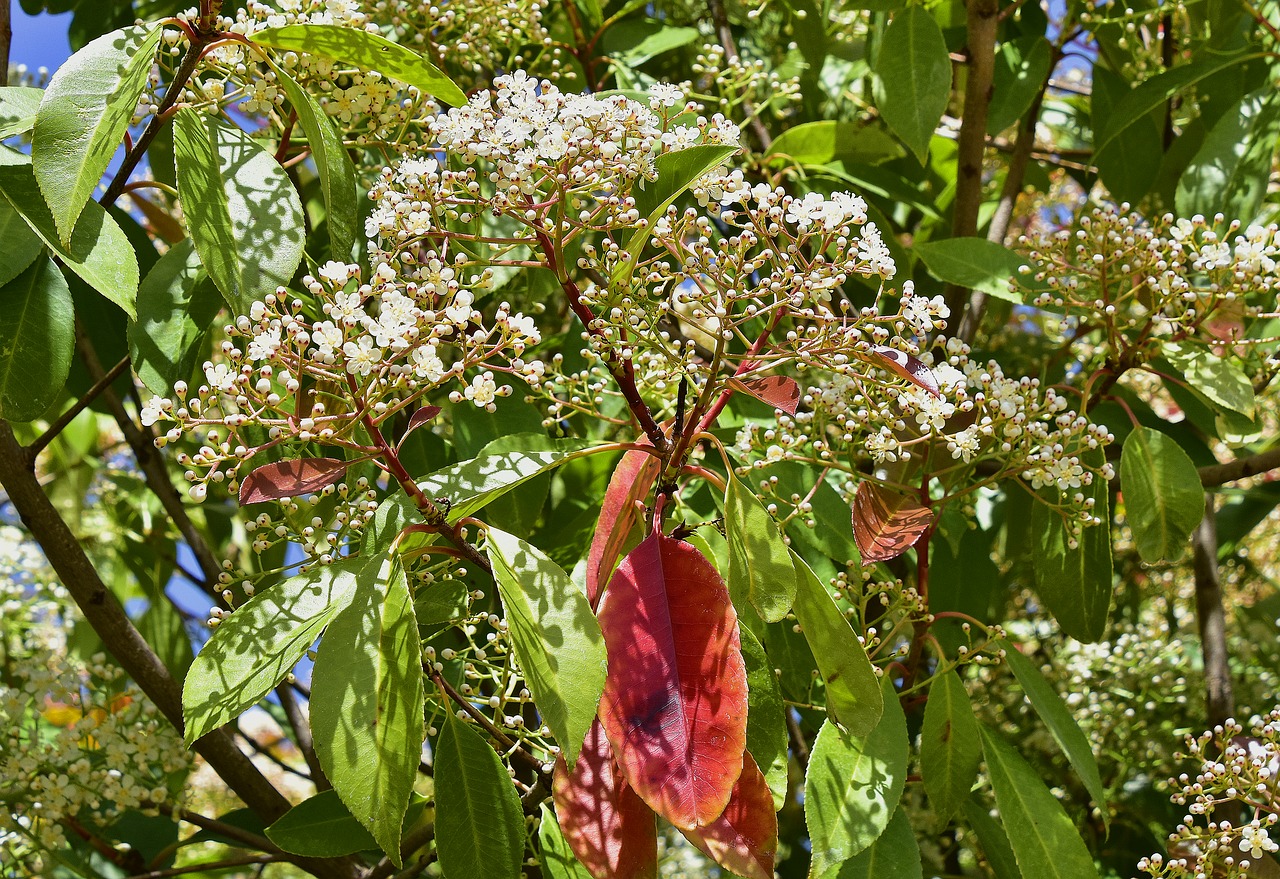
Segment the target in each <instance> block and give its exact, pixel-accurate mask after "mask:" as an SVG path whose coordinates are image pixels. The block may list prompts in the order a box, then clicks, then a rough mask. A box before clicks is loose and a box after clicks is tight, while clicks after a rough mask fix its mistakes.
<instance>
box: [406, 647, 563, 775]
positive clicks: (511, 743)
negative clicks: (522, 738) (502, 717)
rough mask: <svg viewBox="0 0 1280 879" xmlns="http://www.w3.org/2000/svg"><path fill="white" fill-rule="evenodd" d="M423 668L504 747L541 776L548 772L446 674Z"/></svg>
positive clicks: (426, 667) (444, 691)
mask: <svg viewBox="0 0 1280 879" xmlns="http://www.w3.org/2000/svg"><path fill="white" fill-rule="evenodd" d="M423 670H424V671H425V672H426V673H427V676H428V677H429V678H431V682H432V683H434V684H435V685H436V686H437V687H439V688H440V690H441V691H442V692H443V693H444V694H445V695H446V696H448V697H449V698H450V699H451V700H453V702H455V703H456V704H457V705H458V707H459V708H461V709H462V710H463V711H465V712H467V716H469V717H470V718H471V719H472V720H474V721H475V722H476V723H477V724H478V725H479V726H480V728H481V729H483V730H484V731H485V732H487V733H488V734H489V735H490V736H492V737H493V738H494V739H496V740H497V741H498V743H499V744H500V745H502V747H504V748H506V749H507V750H509V751H511V752H512V753H514V754H515V755H516V756H518V757H519V758H520V759H521V760H523V761H524V762H525V763H526V764H527V765H528V766H529V767H530V768H531V769H533V771H534V772H536V773H537V775H538V777H539V778H541V777H542V776H544V775H546V774H547V772H546V771H544V770H543V768H542V761H541V760H539V759H538V758H537V757H535V756H533V755H532V754H530V753H529V752H528V751H526V750H525V749H524V748H522V747H521V746H520V744H519V743H518V742H516V741H515V740H514V739H512V738H511V737H510V736H509V735H507V734H506V733H504V732H503V731H502V730H500V729H498V727H496V726H495V725H494V723H493V721H492V720H490V719H489V718H487V717H485V716H484V714H482V713H481V712H480V710H479V709H478V708H476V706H474V705H472V704H471V700H470V699H468V698H467V697H466V696H464V695H462V694H461V693H459V692H458V691H457V690H455V689H454V688H453V684H451V683H449V682H448V681H446V680H445V679H444V676H443V675H441V674H440V672H438V671H436V670H435V669H434V668H432V667H431V666H429V665H424V666H423Z"/></svg>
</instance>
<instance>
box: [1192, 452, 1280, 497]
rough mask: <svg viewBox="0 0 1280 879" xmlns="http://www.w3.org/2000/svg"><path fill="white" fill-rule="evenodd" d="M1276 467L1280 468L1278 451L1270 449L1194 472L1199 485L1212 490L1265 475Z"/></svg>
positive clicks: (1279, 453)
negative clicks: (1197, 477) (1238, 480)
mask: <svg viewBox="0 0 1280 879" xmlns="http://www.w3.org/2000/svg"><path fill="white" fill-rule="evenodd" d="M1277 467H1280V449H1272V450H1270V451H1268V452H1259V453H1258V454H1256V455H1250V456H1249V457H1247V458H1237V459H1235V460H1234V461H1228V462H1227V463H1225V464H1210V465H1209V466H1207V467H1201V468H1200V469H1199V470H1198V471H1196V472H1198V473H1199V474H1200V484H1201V485H1203V486H1204V487H1205V488H1214V487H1216V486H1219V485H1225V484H1226V483H1228V482H1235V481H1236V480H1237V479H1245V478H1247V477H1249V476H1257V475H1258V474H1259V473H1266V472H1267V471H1268V470H1274V469H1276V468H1277Z"/></svg>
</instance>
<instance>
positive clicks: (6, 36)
mask: <svg viewBox="0 0 1280 879" xmlns="http://www.w3.org/2000/svg"><path fill="white" fill-rule="evenodd" d="M12 45H13V25H12V23H11V21H10V9H9V0H0V86H7V85H8V84H9V49H10V47H11V46H12Z"/></svg>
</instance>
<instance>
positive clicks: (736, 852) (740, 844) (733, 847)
mask: <svg viewBox="0 0 1280 879" xmlns="http://www.w3.org/2000/svg"><path fill="white" fill-rule="evenodd" d="M681 832H682V833H684V835H685V838H686V839H688V840H689V842H691V843H693V844H694V845H696V846H697V847H698V848H699V849H701V850H702V853H703V854H705V855H706V856H707V857H709V858H711V860H713V861H715V862H716V863H717V864H719V865H720V866H722V867H724V868H725V869H726V870H729V871H731V872H733V873H735V874H737V875H739V876H745V877H746V879H773V859H774V855H776V854H777V852H778V816H777V814H776V813H775V812H774V811H773V794H772V793H770V792H769V784H768V782H767V781H765V777H764V774H763V773H762V772H761V771H760V767H759V766H757V765H756V761H755V760H753V759H752V757H751V754H750V753H745V754H743V755H742V774H741V775H740V776H738V783H737V784H735V785H734V786H733V796H731V797H730V798H729V805H727V806H725V809H724V814H723V815H721V816H720V817H719V818H717V819H716V820H715V821H712V822H711V823H710V824H708V825H707V826H706V827H698V828H695V829H693V830H684V831H681Z"/></svg>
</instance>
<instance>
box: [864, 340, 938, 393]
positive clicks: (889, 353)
mask: <svg viewBox="0 0 1280 879" xmlns="http://www.w3.org/2000/svg"><path fill="white" fill-rule="evenodd" d="M871 353H872V354H874V355H875V360H876V363H877V364H878V365H880V366H883V367H884V368H885V369H887V370H889V371H890V372H892V373H894V374H895V375H900V376H902V377H903V378H905V379H906V380H907V381H909V382H911V383H912V384H913V385H917V386H918V387H922V388H924V389H925V390H926V391H928V392H929V393H931V394H933V395H934V396H935V397H941V396H942V393H941V392H940V391H939V390H938V379H937V378H936V377H935V376H934V374H933V370H932V369H930V368H929V367H927V366H925V365H924V363H923V362H922V361H920V360H919V359H917V358H915V357H912V356H911V355H910V354H908V353H907V352H905V351H899V350H898V349H897V348H889V347H887V346H885V345H872V346H871Z"/></svg>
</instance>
